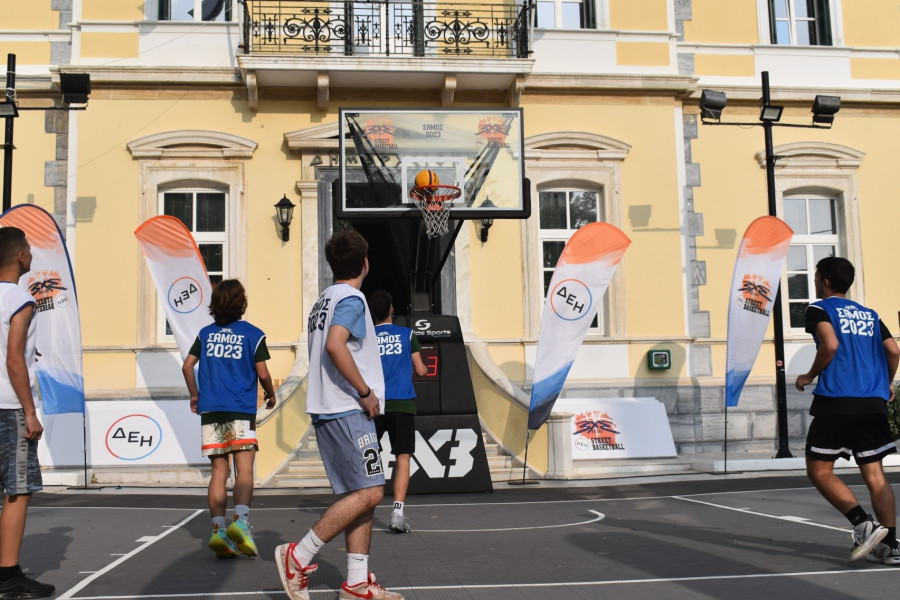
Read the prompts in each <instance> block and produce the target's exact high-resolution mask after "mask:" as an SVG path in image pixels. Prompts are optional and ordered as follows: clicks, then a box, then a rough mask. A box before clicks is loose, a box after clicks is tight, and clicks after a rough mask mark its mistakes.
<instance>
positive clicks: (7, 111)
mask: <svg viewBox="0 0 900 600" xmlns="http://www.w3.org/2000/svg"><path fill="white" fill-rule="evenodd" d="M18 116H19V109H18V108H17V107H16V103H15V102H10V101H7V102H0V118H10V119H15V118H16V117H18Z"/></svg>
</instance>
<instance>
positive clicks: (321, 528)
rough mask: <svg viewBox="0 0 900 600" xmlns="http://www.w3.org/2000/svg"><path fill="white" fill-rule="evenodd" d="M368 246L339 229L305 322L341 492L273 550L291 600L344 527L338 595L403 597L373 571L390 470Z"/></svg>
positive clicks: (312, 395) (309, 408) (325, 443)
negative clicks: (375, 527) (379, 428)
mask: <svg viewBox="0 0 900 600" xmlns="http://www.w3.org/2000/svg"><path fill="white" fill-rule="evenodd" d="M368 250H369V244H368V243H367V242H366V240H365V239H363V237H362V236H361V235H360V234H359V233H357V232H355V231H341V232H338V233H335V234H334V235H333V236H331V239H329V240H328V243H326V244H325V258H326V259H327V260H328V265H329V266H330V267H331V272H332V274H333V275H334V284H333V285H331V286H329V287H328V288H327V289H326V290H325V291H324V292H322V295H320V296H319V299H318V300H317V301H316V303H315V304H314V305H313V307H312V310H311V311H310V314H309V319H308V321H307V331H308V334H309V344H308V347H309V375H308V376H307V380H306V381H307V388H306V412H307V413H309V414H310V416H311V417H312V422H313V426H314V427H315V429H316V441H317V442H318V445H319V453H320V454H321V455H322V463H323V464H324V465H325V473H326V474H327V475H328V481H329V482H330V483H331V488H332V489H333V490H334V493H335V494H340V495H341V498H339V499H338V500H337V501H335V502H334V503H333V504H332V505H331V506H329V507H328V508H327V509H326V510H325V512H324V513H323V514H322V516H321V517H319V520H318V521H316V522H315V524H314V525H313V526H312V528H311V529H310V530H309V531H308V532H307V533H306V536H305V537H304V538H303V539H302V540H300V541H299V542H295V543H289V544H281V545H280V546H278V547H277V548H275V564H276V565H277V566H278V575H279V577H280V578H281V585H282V586H283V587H284V591H285V592H287V595H288V598H289V599H290V600H309V576H310V575H311V574H312V573H314V572H315V571H316V569H317V568H318V565H317V564H315V563H313V562H312V560H313V558H314V557H315V556H316V554H317V553H318V552H319V550H321V549H322V546H324V545H325V543H327V542H328V541H330V540H331V539H332V538H334V537H336V536H337V535H339V534H340V533H341V532H343V533H344V540H345V542H346V548H347V580H346V581H345V582H344V583H343V584H342V585H341V591H340V594H339V595H338V598H339V600H355V599H365V600H403V596H401V595H400V594H398V593H396V592H390V591H388V590H386V589H385V588H383V587H382V586H381V585H380V584H379V583H378V582H376V580H375V575H373V574H372V573H371V572H369V546H370V544H371V540H372V523H373V519H374V516H375V507H376V506H378V504H379V503H380V502H381V500H382V499H383V498H384V472H383V470H382V468H381V458H380V456H379V454H378V436H377V435H376V433H375V423H374V421H373V419H374V418H375V417H376V416H377V415H379V414H381V413H382V412H384V401H383V400H381V398H383V397H384V376H383V375H382V373H381V360H380V359H379V358H378V343H377V341H376V339H375V325H374V324H373V323H372V318H371V316H370V314H369V307H368V306H367V305H366V298H365V296H363V294H362V292H360V288H361V287H362V282H363V279H365V277H366V275H368V273H369V260H368V258H366V253H367V252H368Z"/></svg>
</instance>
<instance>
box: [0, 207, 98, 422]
mask: <svg viewBox="0 0 900 600" xmlns="http://www.w3.org/2000/svg"><path fill="white" fill-rule="evenodd" d="M0 225H2V226H3V227H18V228H19V229H21V230H22V231H24V232H25V236H26V237H27V238H28V243H29V244H31V257H32V258H31V270H30V271H29V272H28V273H25V274H24V275H23V276H22V278H21V279H19V285H20V286H22V287H23V288H25V290H27V291H28V292H29V293H30V294H31V295H32V296H33V297H34V301H35V305H36V308H35V319H37V331H36V338H35V348H37V351H38V352H40V359H39V360H38V361H37V363H36V364H35V377H36V378H37V383H38V386H39V387H40V390H41V403H42V407H41V409H42V410H43V412H44V414H45V415H56V414H62V413H84V368H83V364H82V356H81V316H80V315H79V312H78V294H77V293H76V291H75V276H74V274H73V273H72V263H71V261H70V260H69V253H68V251H67V250H66V245H65V243H64V242H63V236H62V233H61V232H60V230H59V226H57V224H56V221H55V220H54V219H53V217H52V216H51V215H50V213H48V212H47V211H46V210H44V209H43V208H40V207H38V206H34V205H33V204H20V205H18V206H14V207H12V208H10V209H9V210H7V211H6V212H4V213H3V214H2V215H0Z"/></svg>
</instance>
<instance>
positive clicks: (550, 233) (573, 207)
mask: <svg viewBox="0 0 900 600" xmlns="http://www.w3.org/2000/svg"><path fill="white" fill-rule="evenodd" d="M601 198H602V194H601V193H600V192H598V191H595V190H579V189H550V190H542V191H541V192H539V194H538V227H539V234H538V235H539V238H540V242H541V274H542V280H543V282H544V287H543V290H544V294H543V297H544V298H546V297H547V292H548V291H549V289H550V280H551V279H552V278H553V271H554V270H555V269H556V263H557V262H558V261H559V256H560V254H562V251H563V248H565V246H566V242H568V241H569V238H571V237H572V235H573V234H574V233H575V232H576V231H577V230H578V229H580V228H582V227H584V226H585V225H587V224H588V223H595V222H597V221H602V220H603V204H602V201H601ZM603 312H604V311H603V310H602V309H601V310H600V311H599V312H598V313H597V316H595V317H594V320H593V321H592V322H591V327H592V328H598V327H600V326H601V324H602V323H603V321H604V318H603Z"/></svg>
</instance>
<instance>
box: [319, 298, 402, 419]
mask: <svg viewBox="0 0 900 600" xmlns="http://www.w3.org/2000/svg"><path fill="white" fill-rule="evenodd" d="M350 296H356V297H358V298H359V299H360V300H362V304H363V307H364V310H365V313H366V314H365V323H366V337H364V338H362V339H360V338H356V337H353V336H352V335H351V336H350V338H349V339H348V340H347V348H348V349H349V350H350V355H351V356H352V357H353V361H354V362H355V363H356V367H357V368H358V369H359V372H360V374H361V375H362V377H363V379H364V380H365V382H366V385H368V386H369V387H370V388H372V393H374V394H375V395H377V396H378V402H379V408H378V412H379V414H381V413H383V412H384V374H383V373H382V371H381V358H380V357H379V356H378V339H377V337H376V336H375V325H374V324H373V323H372V316H371V315H370V314H369V306H368V305H367V304H366V297H365V296H363V294H362V292H360V291H359V290H357V289H356V288H354V287H353V286H350V285H347V284H346V283H337V284H335V285H332V286H330V287H329V288H328V289H326V290H325V291H324V292H322V295H321V296H319V299H318V300H317V301H316V303H315V305H314V306H313V308H312V311H310V313H309V322H308V328H307V329H308V332H309V376H308V378H307V387H306V412H308V413H309V414H313V415H329V414H332V415H333V414H336V413H342V412H346V411H349V410H355V409H362V405H361V404H360V401H359V393H358V392H357V391H356V390H355V389H354V388H353V386H352V385H350V383H348V382H347V380H346V379H345V378H344V376H343V375H341V374H340V372H339V371H338V370H337V367H335V366H334V363H333V362H332V360H331V356H329V355H328V351H327V350H326V349H325V339H326V338H327V337H328V330H329V329H330V328H331V320H332V318H333V317H334V309H335V307H336V306H337V305H338V303H339V302H340V301H341V300H343V299H344V298H348V297H350Z"/></svg>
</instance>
